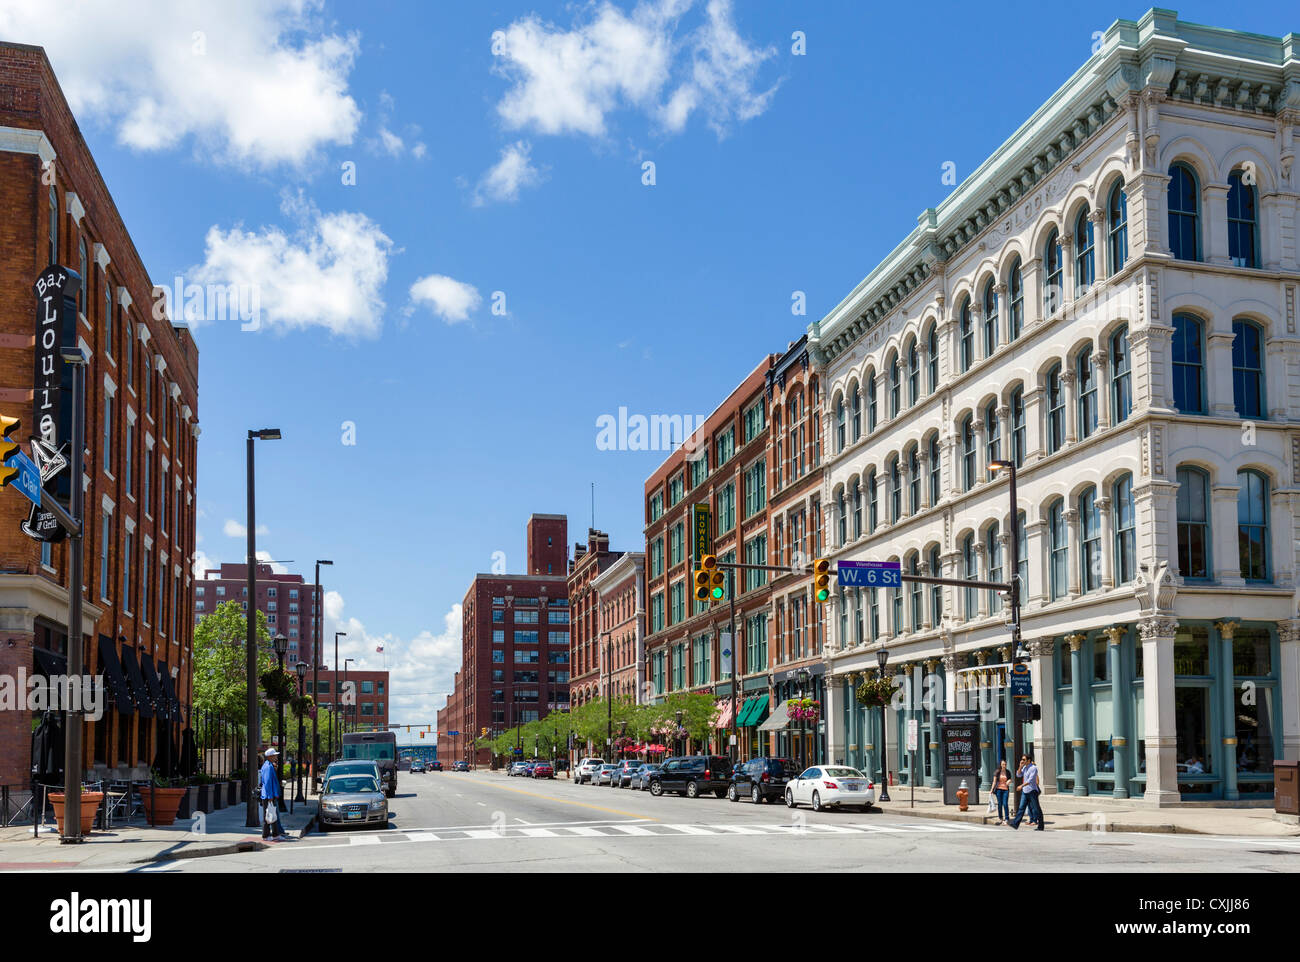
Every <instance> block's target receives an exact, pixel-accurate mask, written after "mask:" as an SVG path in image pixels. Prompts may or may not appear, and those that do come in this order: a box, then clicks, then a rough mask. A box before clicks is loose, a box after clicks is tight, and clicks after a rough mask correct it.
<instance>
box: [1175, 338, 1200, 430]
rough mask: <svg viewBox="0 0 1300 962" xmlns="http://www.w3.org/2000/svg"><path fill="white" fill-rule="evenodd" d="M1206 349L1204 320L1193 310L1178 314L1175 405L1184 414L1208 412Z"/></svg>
mask: <svg viewBox="0 0 1300 962" xmlns="http://www.w3.org/2000/svg"><path fill="white" fill-rule="evenodd" d="M1204 358H1205V352H1204V349H1203V347H1202V329H1201V322H1200V321H1199V320H1198V319H1197V318H1195V317H1193V316H1192V315H1190V314H1175V315H1174V339H1173V360H1174V407H1176V408H1178V410H1179V411H1181V412H1182V413H1183V414H1204V413H1205V392H1204V390H1202V384H1203V383H1204V380H1205V361H1204Z"/></svg>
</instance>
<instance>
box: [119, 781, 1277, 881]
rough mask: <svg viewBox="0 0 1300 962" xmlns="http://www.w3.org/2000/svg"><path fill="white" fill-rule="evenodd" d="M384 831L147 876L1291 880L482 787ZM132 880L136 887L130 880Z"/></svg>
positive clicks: (1065, 840)
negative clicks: (870, 874)
mask: <svg viewBox="0 0 1300 962" xmlns="http://www.w3.org/2000/svg"><path fill="white" fill-rule="evenodd" d="M390 805H391V811H392V818H391V820H390V822H389V827H388V828H387V829H385V830H375V829H350V830H346V831H339V830H335V831H332V832H330V833H328V834H317V835H314V836H310V837H308V838H304V839H301V840H298V841H294V842H286V843H281V844H278V845H274V846H269V847H268V848H267V849H266V850H264V851H260V852H252V853H247V854H240V855H229V856H218V857H211V858H201V859H192V860H184V861H178V862H174V863H163V864H159V865H156V866H150V867H149V868H147V869H145V871H148V872H150V873H152V872H294V871H298V872H302V871H310V872H321V871H344V872H367V871H369V872H405V871H422V872H451V871H456V872H475V871H491V872H499V871H511V872H525V873H527V872H625V871H636V872H683V871H685V872H729V871H743V872H773V871H779V872H790V871H796V872H797V871H819V872H861V871H864V870H873V869H875V868H879V867H880V866H882V865H890V866H894V867H896V868H900V869H902V870H905V871H919V872H949V873H951V872H961V871H1005V872H1014V871H1017V870H1022V869H1027V870H1029V871H1045V872H1108V873H1110V872H1124V873H1135V872H1188V873H1198V872H1213V873H1221V872H1279V871H1282V872H1294V871H1298V870H1300V839H1287V840H1276V839H1229V838H1221V837H1218V836H1195V835H1151V834H1125V833H1117V832H1111V833H1090V832H1078V831H1059V832H1053V831H1052V830H1051V829H1050V822H1049V828H1048V830H1047V831H1045V832H1034V831H1031V830H1030V829H1029V828H1028V827H1027V826H1023V825H1022V826H1021V828H1020V830H1019V831H1018V832H1013V831H1011V830H1010V829H1007V828H999V827H995V826H976V825H967V824H963V823H957V822H947V821H940V820H934V819H922V818H912V817H909V816H904V815H882V814H880V813H879V812H872V813H867V814H863V813H860V812H859V811H841V812H821V813H815V812H812V811H810V810H809V809H807V808H806V807H801V808H799V809H797V810H794V811H792V810H790V809H788V808H786V807H785V805H783V804H781V803H775V804H763V805H757V806H755V805H753V804H751V803H750V802H748V801H742V802H736V803H733V802H729V801H727V800H726V799H716V798H714V797H712V796H708V797H705V798H698V799H686V798H682V797H678V796H673V795H664V796H662V797H660V798H654V797H653V796H651V795H650V794H649V793H648V792H633V791H631V790H629V789H612V788H607V787H594V786H578V785H574V784H572V783H571V782H569V781H568V780H565V779H558V780H555V781H548V780H543V781H534V780H532V779H526V778H507V777H506V776H505V775H504V774H502V773H494V772H486V771H481V772H469V773H465V772H460V773H457V772H430V773H428V774H426V775H411V774H409V773H403V774H402V775H401V777H400V778H399V793H398V796H397V797H396V798H395V799H393V800H392V802H391V803H390ZM131 869H132V870H135V871H141V868H140V866H132V867H131Z"/></svg>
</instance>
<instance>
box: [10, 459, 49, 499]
mask: <svg viewBox="0 0 1300 962" xmlns="http://www.w3.org/2000/svg"><path fill="white" fill-rule="evenodd" d="M5 467H9V468H17V469H18V477H17V478H15V479H14V487H16V488H17V489H18V490H19V491H21V492H22V493H23V496H24V497H25V498H27V500H28V501H30V502H31V503H32V504H37V505H38V504H40V503H41V472H40V469H39V468H37V467H36V465H35V464H34V463H33V462H32V459H31V458H29V457H28V456H27V455H25V454H23V452H21V451H16V452H14V455H13V457H11V458H10V459H9V460H8V461H6V462H5Z"/></svg>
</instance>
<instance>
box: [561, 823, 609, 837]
mask: <svg viewBox="0 0 1300 962" xmlns="http://www.w3.org/2000/svg"><path fill="white" fill-rule="evenodd" d="M565 831H566V832H572V833H573V834H574V835H576V836H578V837H579V838H609V836H608V835H606V834H605V833H604V832H598V831H596V830H595V829H594V828H589V827H587V826H585V825H573V826H569V827H567V828H565Z"/></svg>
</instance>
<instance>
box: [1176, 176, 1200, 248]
mask: <svg viewBox="0 0 1300 962" xmlns="http://www.w3.org/2000/svg"><path fill="white" fill-rule="evenodd" d="M1200 192H1201V191H1200V187H1199V186H1198V185H1197V183H1196V175H1195V174H1194V173H1192V169H1191V168H1190V167H1188V166H1187V165H1186V164H1174V165H1173V166H1172V167H1170V168H1169V249H1170V250H1171V251H1173V252H1174V257H1176V258H1178V259H1179V260H1180V261H1199V260H1200V259H1201V224H1200V220H1201V217H1200Z"/></svg>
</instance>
